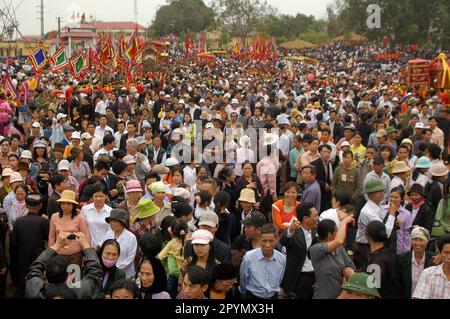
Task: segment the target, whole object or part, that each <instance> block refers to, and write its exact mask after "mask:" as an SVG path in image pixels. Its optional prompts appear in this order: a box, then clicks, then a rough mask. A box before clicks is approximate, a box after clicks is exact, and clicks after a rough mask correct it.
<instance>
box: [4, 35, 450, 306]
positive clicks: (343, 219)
mask: <svg viewBox="0 0 450 319" xmlns="http://www.w3.org/2000/svg"><path fill="white" fill-rule="evenodd" d="M374 52H382V50H381V49H379V48H377V47H376V46H367V45H361V46H353V45H346V44H343V43H341V44H333V45H328V46H324V47H321V48H316V49H308V50H305V51H304V52H302V54H306V55H308V56H309V57H312V58H315V59H317V60H318V61H319V62H320V63H319V64H306V63H293V65H292V66H291V65H288V64H287V63H286V62H285V61H284V60H280V61H276V62H270V63H269V62H267V63H245V62H240V61H232V60H229V59H227V58H219V59H218V60H217V62H216V63H215V64H214V65H202V64H198V63H195V62H193V61H190V62H186V61H185V62H184V63H177V61H170V63H169V64H165V65H164V66H163V72H162V73H161V74H164V76H160V77H155V76H148V77H143V78H141V79H139V80H138V81H136V82H137V83H135V84H132V85H129V84H122V83H118V82H116V81H115V80H112V82H111V83H104V82H103V81H102V80H101V79H102V75H101V74H96V73H95V70H91V72H88V73H86V74H85V76H84V78H83V79H75V78H73V76H72V75H70V74H67V73H66V74H64V73H55V74H53V73H48V72H44V74H42V75H41V78H40V84H39V86H38V88H37V89H36V94H34V95H33V94H32V95H27V96H26V97H27V99H26V101H25V100H24V95H21V96H20V97H19V99H21V100H20V102H17V101H11V100H10V96H9V95H8V94H6V92H3V93H1V94H0V100H1V104H0V135H2V138H1V139H0V165H1V187H0V203H1V206H2V208H3V209H2V210H1V211H0V241H1V245H0V298H33V299H53V298H68V299H69V298H86V299H88V298H89V299H91V298H94V299H104V298H107V299H110V298H111V299H229V300H236V299H278V298H282V299H291V298H292V299H312V298H314V299H336V298H338V299H361V298H363V299H365V298H368V299H374V298H382V299H397V298H402V299H411V298H420V299H441V298H446V299H448V298H450V285H449V280H450V235H449V233H450V205H449V204H450V199H449V192H450V183H449V165H450V163H449V155H448V154H449V141H450V132H449V130H450V125H449V122H450V112H449V108H448V107H449V104H450V100H449V96H448V91H446V90H445V89H437V90H434V89H423V88H408V87H407V85H406V84H405V79H404V77H403V74H402V72H403V69H404V68H405V66H406V61H407V59H408V58H410V57H411V54H412V53H411V52H406V51H405V52H403V53H402V58H401V59H400V60H396V61H392V62H387V63H380V62H376V61H373V60H371V58H370V56H371V54H372V53H374ZM298 53H299V52H293V53H289V54H298ZM416 54H418V53H417V52H416ZM423 54H424V55H426V54H427V55H430V56H433V52H431V53H430V52H423ZM0 66H1V67H2V70H3V74H4V75H6V74H8V75H9V76H10V78H11V79H12V83H13V85H14V86H16V87H17V88H18V89H19V88H20V87H21V84H22V83H23V82H24V81H26V80H27V79H29V78H31V77H32V76H33V72H32V69H31V68H30V66H29V65H28V63H26V62H23V61H18V60H12V59H10V60H8V61H4V62H3V63H2V64H1V65H0ZM291 67H292V69H290V68H291ZM112 78H114V77H112Z"/></svg>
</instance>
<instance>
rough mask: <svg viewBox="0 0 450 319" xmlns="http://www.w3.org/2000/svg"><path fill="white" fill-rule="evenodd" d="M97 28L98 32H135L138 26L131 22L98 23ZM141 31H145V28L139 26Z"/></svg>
mask: <svg viewBox="0 0 450 319" xmlns="http://www.w3.org/2000/svg"><path fill="white" fill-rule="evenodd" d="M94 25H95V28H96V29H97V30H133V29H135V27H136V24H135V23H134V22H131V21H126V22H120V21H119V22H96V23H95V24H94ZM138 29H139V30H144V29H145V27H144V26H142V25H140V24H138Z"/></svg>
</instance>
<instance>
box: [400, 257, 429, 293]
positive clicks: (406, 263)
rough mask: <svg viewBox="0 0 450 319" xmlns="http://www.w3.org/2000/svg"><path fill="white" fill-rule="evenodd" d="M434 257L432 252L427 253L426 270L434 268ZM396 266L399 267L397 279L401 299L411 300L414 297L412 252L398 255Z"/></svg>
mask: <svg viewBox="0 0 450 319" xmlns="http://www.w3.org/2000/svg"><path fill="white" fill-rule="evenodd" d="M433 256H434V254H433V253H432V252H429V251H427V252H425V266H424V269H426V268H428V267H431V266H433ZM395 266H396V267H397V279H398V286H399V291H400V298H402V299H411V295H412V291H411V289H412V279H411V271H412V251H409V252H407V253H404V254H401V255H397V259H396V262H395Z"/></svg>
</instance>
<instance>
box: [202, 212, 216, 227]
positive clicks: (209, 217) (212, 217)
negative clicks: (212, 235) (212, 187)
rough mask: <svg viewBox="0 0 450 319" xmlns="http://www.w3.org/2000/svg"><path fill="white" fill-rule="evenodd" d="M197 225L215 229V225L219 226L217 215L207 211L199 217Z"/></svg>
mask: <svg viewBox="0 0 450 319" xmlns="http://www.w3.org/2000/svg"><path fill="white" fill-rule="evenodd" d="M198 225H199V226H202V225H205V226H209V227H217V225H219V216H217V214H216V213H215V212H213V211H210V210H207V211H206V212H204V213H203V215H202V216H201V217H200V220H199V222H198Z"/></svg>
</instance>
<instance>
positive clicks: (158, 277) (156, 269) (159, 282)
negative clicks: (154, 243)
mask: <svg viewBox="0 0 450 319" xmlns="http://www.w3.org/2000/svg"><path fill="white" fill-rule="evenodd" d="M144 263H149V264H150V265H151V266H152V268H153V275H154V276H155V279H154V280H153V284H152V286H151V287H150V289H149V290H148V292H147V293H146V298H147V296H148V297H149V298H151V296H152V295H153V294H157V293H160V292H163V291H167V275H166V271H165V269H164V266H163V264H162V263H161V261H160V260H159V259H157V258H156V257H148V256H145V257H144V258H142V260H141V262H140V263H139V269H138V271H137V274H136V278H139V272H140V270H141V266H142V265H143V264H144ZM141 289H142V287H141Z"/></svg>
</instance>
